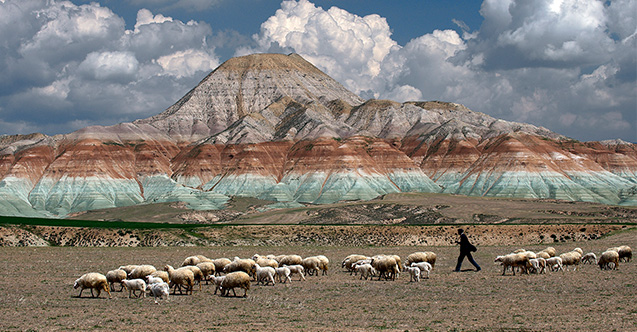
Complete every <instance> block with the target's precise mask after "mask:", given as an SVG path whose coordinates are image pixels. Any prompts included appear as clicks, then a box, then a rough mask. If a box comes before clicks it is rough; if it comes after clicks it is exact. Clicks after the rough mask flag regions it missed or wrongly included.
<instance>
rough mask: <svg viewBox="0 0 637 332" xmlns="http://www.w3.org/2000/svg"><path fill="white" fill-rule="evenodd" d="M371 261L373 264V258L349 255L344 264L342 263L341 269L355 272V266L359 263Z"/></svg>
mask: <svg viewBox="0 0 637 332" xmlns="http://www.w3.org/2000/svg"><path fill="white" fill-rule="evenodd" d="M367 259H369V260H370V263H371V258H370V257H367V256H365V255H358V254H352V255H349V256H347V257H345V259H343V262H342V263H341V267H343V268H345V269H346V270H348V271H350V274H351V272H353V271H354V264H355V263H356V262H358V261H362V260H367Z"/></svg>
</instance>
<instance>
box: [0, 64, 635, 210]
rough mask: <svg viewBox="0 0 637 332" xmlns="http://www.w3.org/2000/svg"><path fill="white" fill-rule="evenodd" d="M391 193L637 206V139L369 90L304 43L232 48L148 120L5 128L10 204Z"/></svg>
mask: <svg viewBox="0 0 637 332" xmlns="http://www.w3.org/2000/svg"><path fill="white" fill-rule="evenodd" d="M392 192H444V193H455V194H463V195H476V196H497V197H522V198H552V199H563V200H570V201H591V202H600V203H604V204H619V205H637V146H636V145H635V144H633V143H628V142H623V141H619V140H616V141H605V142H579V141H576V140H572V139H569V138H567V137H564V136H562V135H559V134H557V133H554V132H551V131H549V130H547V129H545V128H541V127H536V126H533V125H530V124H524V123H516V122H508V121H503V120H499V119H495V118H493V117H491V116H488V115H485V114H482V113H478V112H473V111H471V110H469V109H467V108H466V107H464V106H462V105H459V104H455V103H445V102H436V101H430V102H407V103H397V102H393V101H388V100H367V101H364V100H362V99H361V98H359V97H358V96H356V95H355V94H353V93H351V92H350V91H348V90H347V89H345V88H344V87H343V86H342V85H341V84H339V83H338V82H336V81H335V80H333V79H332V78H330V77H329V76H327V75H326V74H324V73H323V72H321V71H320V70H318V69H317V68H316V67H314V66H313V65H312V64H310V63H309V62H307V61H305V60H304V59H303V58H302V57H300V56H299V55H296V54H291V55H281V54H255V55H250V56H245V57H238V58H233V59H230V60H228V61H226V62H225V63H224V64H222V65H221V66H219V67H218V68H217V69H215V70H214V71H213V72H212V73H210V74H209V75H208V76H207V77H205V78H204V79H203V80H202V81H201V82H200V83H199V84H198V85H197V86H196V87H195V88H193V89H192V90H191V91H190V92H188V93H187V94H186V95H185V96H184V97H183V98H182V99H180V100H179V101H177V102H176V103H175V104H174V105H172V106H171V107H169V108H168V109H167V110H165V111H164V112H162V113H160V114H158V115H156V116H153V117H150V118H147V119H141V120H137V121H134V122H132V123H122V124H118V125H115V126H108V127H103V126H93V127H87V128H84V129H82V130H79V131H76V132H73V133H70V134H65V135H56V136H46V135H43V134H31V135H15V136H2V137H0V197H2V200H0V214H2V215H18V216H49V217H63V216H66V215H68V214H72V213H76V212H81V211H86V210H92V209H100V208H108V207H118V206H129V205H135V204H146V203H153V202H172V201H183V202H186V203H188V205H189V206H190V207H192V208H195V209H218V208H223V207H224V204H225V203H226V202H227V201H228V199H229V198H230V197H232V196H247V197H258V198H262V199H267V200H272V201H275V202H278V203H277V204H275V205H274V206H295V205H298V204H301V203H312V204H325V203H332V202H336V201H342V200H368V199H372V198H375V197H377V196H379V195H383V194H386V193H392Z"/></svg>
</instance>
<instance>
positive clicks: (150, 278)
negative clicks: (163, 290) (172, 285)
mask: <svg viewBox="0 0 637 332" xmlns="http://www.w3.org/2000/svg"><path fill="white" fill-rule="evenodd" d="M162 282H164V279H162V278H160V277H153V276H152V275H147V276H146V285H152V284H159V283H162Z"/></svg>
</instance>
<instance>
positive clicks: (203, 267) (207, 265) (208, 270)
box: [195, 262, 215, 285]
mask: <svg viewBox="0 0 637 332" xmlns="http://www.w3.org/2000/svg"><path fill="white" fill-rule="evenodd" d="M195 266H196V267H198V268H199V270H200V271H201V274H202V275H203V279H204V280H206V285H207V284H208V277H209V276H212V275H215V264H214V263H213V262H202V263H199V264H197V265H195Z"/></svg>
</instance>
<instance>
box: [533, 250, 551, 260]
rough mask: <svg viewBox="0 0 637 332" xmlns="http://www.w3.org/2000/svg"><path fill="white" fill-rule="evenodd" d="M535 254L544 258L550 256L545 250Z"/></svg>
mask: <svg viewBox="0 0 637 332" xmlns="http://www.w3.org/2000/svg"><path fill="white" fill-rule="evenodd" d="M535 256H536V257H537V258H544V259H549V258H551V255H550V254H549V253H548V252H546V251H538V252H536V253H535Z"/></svg>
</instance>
